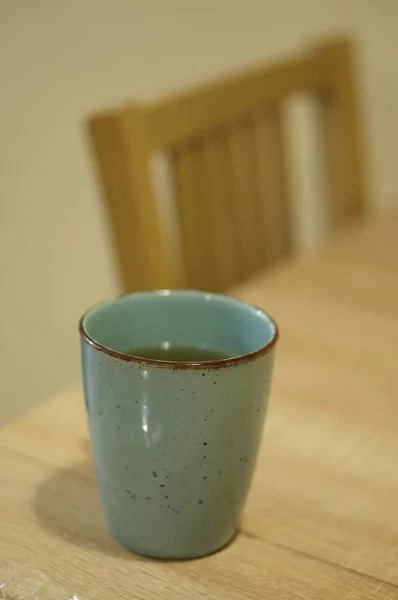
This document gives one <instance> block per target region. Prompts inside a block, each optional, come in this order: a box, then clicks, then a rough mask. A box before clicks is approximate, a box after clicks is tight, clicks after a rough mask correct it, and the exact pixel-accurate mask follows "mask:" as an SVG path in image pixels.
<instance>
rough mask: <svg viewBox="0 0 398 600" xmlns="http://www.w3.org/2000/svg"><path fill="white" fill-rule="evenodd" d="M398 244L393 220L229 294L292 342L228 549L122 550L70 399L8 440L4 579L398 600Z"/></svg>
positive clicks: (80, 416) (2, 499)
mask: <svg viewBox="0 0 398 600" xmlns="http://www.w3.org/2000/svg"><path fill="white" fill-rule="evenodd" d="M397 234H398V211H397V210H395V212H392V213H390V214H388V215H386V216H384V217H381V218H378V219H376V218H374V219H373V220H370V221H369V222H368V223H364V224H361V225H357V226H355V227H351V228H349V229H347V230H345V231H343V232H342V233H341V234H340V235H339V236H338V237H335V238H334V239H333V240H332V242H331V243H330V244H329V245H327V246H326V247H325V248H324V249H323V250H322V251H321V252H320V253H319V254H318V255H311V256H310V257H308V258H304V259H300V260H299V261H294V262H292V263H289V264H286V265H284V266H283V267H282V268H281V269H278V270H276V271H275V272H273V273H271V274H268V275H266V274H264V275H263V276H260V277H259V278H257V279H256V280H253V281H251V282H249V283H246V284H245V285H242V286H240V287H238V288H236V289H235V290H233V293H235V294H236V295H238V296H240V297H242V298H244V299H246V300H247V301H249V302H253V303H255V304H258V305H261V306H263V307H264V308H266V309H267V310H269V311H270V313H271V314H273V315H274V316H275V318H276V319H277V321H278V323H279V326H280V330H281V339H280V345H279V348H278V355H277V364H276V373H275V379H274V386H273V391H272V398H271V406H270V410H269V416H268V421H267V425H266V431H265V437H264V442H263V445H262V450H261V456H260V459H259V463H258V466H257V471H256V476H255V481H254V484H253V488H252V492H251V495H250V499H249V501H248V504H247V507H246V510H245V515H244V518H243V522H242V528H241V533H240V535H239V536H238V537H237V539H236V540H235V541H234V542H233V543H232V544H231V545H230V546H229V547H228V548H226V549H225V550H223V551H222V552H219V553H218V554H216V555H214V556H211V557H208V558H205V559H202V560H196V561H191V562H179V563H178V562H177V563H168V562H161V561H153V560H148V559H144V558H141V557H138V556H135V555H133V554H129V553H128V552H127V551H125V550H124V549H123V548H121V547H120V546H118V544H117V543H116V542H114V541H113V540H112V539H111V538H110V536H109V534H108V532H107V530H106V527H105V524H104V519H103V516H102V512H101V510H100V507H99V504H98V498H97V491H96V486H95V483H94V477H93V471H92V467H91V463H90V459H89V457H88V450H87V444H86V426H85V418H84V411H83V401H82V397H81V392H80V391H70V392H67V393H64V394H62V395H60V396H59V397H57V398H54V399H53V400H52V401H51V402H50V403H48V404H46V405H44V406H43V407H42V408H40V409H39V410H36V411H35V412H32V413H31V414H30V415H28V416H27V417H26V418H24V419H22V420H20V421H18V422H17V423H15V424H14V425H10V426H8V427H7V428H5V429H3V430H2V432H1V433H0V523H1V525H0V564H1V560H3V561H4V560H9V561H11V562H14V563H28V564H30V565H32V566H34V567H37V568H39V569H43V570H45V571H46V572H47V573H48V574H49V575H50V576H51V577H54V578H56V579H58V580H60V581H61V582H64V583H68V584H74V585H72V587H75V589H76V590H77V591H80V592H81V593H82V596H83V598H85V597H87V598H95V599H96V600H97V599H98V600H102V599H103V600H109V598H112V600H113V599H115V600H117V599H119V598H120V599H123V598H126V599H127V598H129V599H133V598H137V599H138V598H139V599H143V600H144V599H145V600H152V599H176V600H178V599H181V600H182V599H184V600H186V599H187V598H189V599H205V598H212V599H223V600H227V599H228V600H233V599H239V600H242V599H275V600H287V599H295V598H297V599H298V598H300V599H307V600H318V599H319V600H343V599H345V600H358V599H360V598H364V599H366V600H379V599H380V600H381V599H387V598H388V599H396V600H398V235H397ZM85 594H86V596H85Z"/></svg>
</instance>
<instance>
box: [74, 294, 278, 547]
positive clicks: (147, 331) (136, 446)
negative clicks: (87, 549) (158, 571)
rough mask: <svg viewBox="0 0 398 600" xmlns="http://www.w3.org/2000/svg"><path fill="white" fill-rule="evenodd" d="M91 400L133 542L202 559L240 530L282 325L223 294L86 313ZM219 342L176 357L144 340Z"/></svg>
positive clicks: (150, 297)
mask: <svg viewBox="0 0 398 600" xmlns="http://www.w3.org/2000/svg"><path fill="white" fill-rule="evenodd" d="M80 334H81V350H82V367H83V379H84V390H85V401H86V407H87V414H88V423H89V430H90V438H91V445H92V453H93V459H94V464H95V468H96V473H97V479H98V484H99V490H100V496H101V501H102V504H103V507H104V509H105V513H106V516H107V520H108V523H109V528H110V530H111V532H112V534H113V535H114V537H115V538H116V539H117V540H119V542H120V543H121V544H123V546H125V547H126V548H129V549H131V550H133V551H135V552H138V553H140V554H145V555H149V556H154V557H159V558H193V557H198V556H202V555H205V554H209V553H211V552H214V551H216V550H218V549H219V548H221V547H223V546H224V545H225V544H227V543H228V541H229V540H230V539H232V537H233V536H234V535H235V532H236V530H237V526H238V521H239V517H240V515H241V512H242V508H243V506H244V502H245V499H246V496H247V493H248V490H249V486H250V482H251V479H252V475H253V470H254V466H255V463H256V458H257V454H258V449H259V444H260V440H261V435H262V429H263V423H264V417H265V413H266V408H267V401H268V394H269V388H270V380H271V372H272V364H273V358H274V347H275V343H276V340H277V336H278V333H277V327H276V325H275V323H274V321H273V320H272V319H271V318H270V317H269V316H268V315H266V314H265V313H264V312H263V311H262V310H259V309H257V308H254V307H252V306H249V305H247V304H245V303H243V302H240V301H238V300H234V299H232V298H229V297H227V296H222V295H218V294H208V293H202V292H194V291H167V290H166V291H158V292H142V293H141V292H140V293H136V294H131V295H128V296H124V297H122V298H117V299H115V300H110V301H108V302H105V303H103V304H100V305H99V306H96V307H94V308H92V309H91V310H89V311H88V312H87V313H86V314H85V315H84V316H83V318H82V319H81V322H80ZM164 342H167V343H168V344H170V345H172V346H173V345H177V346H180V347H181V346H187V347H188V346H189V347H200V348H209V349H212V350H215V351H218V352H221V353H224V354H225V355H227V356H229V358H225V359H221V360H215V361H210V362H209V361H207V362H169V361H164V360H153V359H148V358H142V357H140V356H136V355H132V354H131V350H132V349H134V348H143V347H146V346H148V347H153V346H156V345H159V346H160V345H161V344H162V343H164Z"/></svg>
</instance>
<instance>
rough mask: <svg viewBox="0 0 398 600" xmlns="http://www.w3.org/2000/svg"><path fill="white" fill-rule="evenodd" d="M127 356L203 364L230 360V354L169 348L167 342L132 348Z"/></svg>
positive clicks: (187, 348)
mask: <svg viewBox="0 0 398 600" xmlns="http://www.w3.org/2000/svg"><path fill="white" fill-rule="evenodd" d="M127 354H134V356H141V357H142V358H150V359H152V360H169V361H173V362H203V361H213V360H223V359H225V358H231V356H232V355H231V354H227V353H226V352H222V351H220V350H213V349H212V348H201V347H200V346H171V345H169V344H168V343H167V342H163V343H162V344H157V345H155V346H144V347H140V348H132V349H130V350H129V351H128V352H127Z"/></svg>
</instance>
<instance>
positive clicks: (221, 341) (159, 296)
mask: <svg viewBox="0 0 398 600" xmlns="http://www.w3.org/2000/svg"><path fill="white" fill-rule="evenodd" d="M80 328H81V332H82V333H83V335H84V336H85V337H86V338H87V339H88V341H89V342H91V343H94V344H95V345H96V346H99V347H103V349H104V350H105V349H108V350H111V351H113V352H116V353H122V354H124V353H131V351H132V350H133V349H134V348H143V347H146V346H148V347H149V346H156V345H160V344H162V343H164V342H169V343H170V345H176V346H186V347H189V346H190V347H192V346H195V347H202V348H209V349H212V350H218V351H220V352H225V353H226V354H227V355H229V356H231V357H238V356H242V355H245V354H250V353H252V352H256V351H258V350H260V349H265V347H269V346H271V345H273V344H274V342H275V341H276V338H277V328H276V325H275V323H274V321H273V320H272V319H271V318H270V317H269V316H268V315H267V314H266V313H264V312H263V311H262V310H259V309H258V308H255V307H253V306H250V305H248V304H245V303H244V302H240V301H239V300H235V299H233V298H230V297H228V296H223V295H220V294H209V293H205V292H194V291H169V290H163V291H157V292H138V293H134V294H131V295H127V296H123V297H121V298H117V299H115V300H110V301H108V302H105V303H103V304H101V305H99V306H96V307H94V308H92V309H91V310H89V311H88V312H87V313H86V314H85V315H84V316H83V318H82V320H81V324H80Z"/></svg>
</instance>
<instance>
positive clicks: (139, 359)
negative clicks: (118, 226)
mask: <svg viewBox="0 0 398 600" xmlns="http://www.w3.org/2000/svg"><path fill="white" fill-rule="evenodd" d="M175 291H185V292H189V291H194V292H196V291H197V290H175ZM140 293H141V292H140ZM144 293H145V292H144ZM148 293H149V292H148ZM202 293H206V292H202ZM126 295H133V294H123V295H122V296H119V297H120V298H123V297H125V296H126ZM214 295H218V296H223V295H224V294H214ZM228 297H229V298H231V300H235V301H236V302H240V303H242V304H246V305H247V306H250V307H251V308H254V309H255V310H257V311H260V312H261V313H262V314H263V315H265V317H267V319H268V320H269V321H270V322H271V323H272V325H273V326H274V329H275V332H274V335H273V336H272V338H271V339H270V341H269V342H268V343H267V344H265V345H264V346H261V348H258V349H257V350H254V351H253V352H248V353H247V354H241V355H240V356H232V357H231V358H222V359H220V360H204V361H201V362H195V361H192V362H189V361H186V362H185V361H173V360H159V359H155V358H144V357H143V356H137V355H135V354H127V353H126V352H120V351H119V350H112V348H108V346H104V345H103V344H100V342H97V341H96V340H95V339H94V338H93V337H91V335H90V334H89V333H88V332H87V331H86V329H85V327H84V325H83V322H84V319H85V318H86V317H87V315H88V314H89V313H90V312H91V311H92V310H93V309H94V308H96V307H99V306H101V305H102V304H104V302H98V303H97V304H95V305H94V306H92V307H91V308H89V309H88V310H87V311H86V312H85V313H84V314H83V316H82V317H81V318H80V321H79V333H80V335H81V336H82V337H83V338H84V339H85V340H86V341H87V342H88V343H89V344H90V346H92V347H93V348H95V349H96V350H98V351H100V352H103V353H104V354H107V355H108V356H111V357H113V358H117V359H120V360H124V361H126V362H135V363H139V364H142V365H143V366H145V365H148V366H156V367H163V368H171V369H174V370H180V371H183V370H186V369H195V370H200V369H220V368H222V367H232V366H234V365H239V364H242V363H248V362H251V361H252V360H255V359H256V358H259V357H260V356H263V355H265V354H268V352H270V351H271V350H272V349H273V347H274V346H275V344H276V342H277V341H278V338H279V330H278V326H277V324H276V322H275V321H274V319H273V318H272V317H271V316H270V315H269V314H268V313H266V312H265V311H264V310H263V309H262V308H259V307H258V306H255V305H254V304H249V303H248V302H244V301H242V300H238V299H237V298H233V297H232V296H227V298H228ZM105 302H106V301H105Z"/></svg>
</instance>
